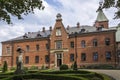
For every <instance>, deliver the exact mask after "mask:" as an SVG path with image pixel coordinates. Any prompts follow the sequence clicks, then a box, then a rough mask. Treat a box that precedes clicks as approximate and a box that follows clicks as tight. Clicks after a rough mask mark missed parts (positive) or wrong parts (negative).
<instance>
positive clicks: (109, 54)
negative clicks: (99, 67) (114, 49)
mask: <svg viewBox="0 0 120 80" xmlns="http://www.w3.org/2000/svg"><path fill="white" fill-rule="evenodd" d="M106 60H111V52H106Z"/></svg>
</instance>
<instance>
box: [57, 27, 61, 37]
mask: <svg viewBox="0 0 120 80" xmlns="http://www.w3.org/2000/svg"><path fill="white" fill-rule="evenodd" d="M56 36H61V29H60V28H58V29H56Z"/></svg>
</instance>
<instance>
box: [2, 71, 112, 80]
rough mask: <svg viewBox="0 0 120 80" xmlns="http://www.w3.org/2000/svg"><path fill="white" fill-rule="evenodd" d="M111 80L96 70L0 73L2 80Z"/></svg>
mask: <svg viewBox="0 0 120 80" xmlns="http://www.w3.org/2000/svg"><path fill="white" fill-rule="evenodd" d="M19 79H21V80H23V79H24V80H111V79H110V77H108V76H106V75H103V74H97V73H94V72H89V71H84V70H79V71H72V70H65V71H53V70H40V71H28V72H27V73H26V74H22V75H15V74H14V73H13V72H7V73H0V80H19Z"/></svg>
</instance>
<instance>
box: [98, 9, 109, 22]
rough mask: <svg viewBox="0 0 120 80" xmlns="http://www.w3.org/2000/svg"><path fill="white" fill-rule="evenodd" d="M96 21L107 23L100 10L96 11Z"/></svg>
mask: <svg viewBox="0 0 120 80" xmlns="http://www.w3.org/2000/svg"><path fill="white" fill-rule="evenodd" d="M96 21H108V19H107V17H106V16H105V14H104V13H103V11H102V9H101V10H99V11H98V15H97V19H96Z"/></svg>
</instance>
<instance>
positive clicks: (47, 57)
mask: <svg viewBox="0 0 120 80" xmlns="http://www.w3.org/2000/svg"><path fill="white" fill-rule="evenodd" d="M45 62H46V63H48V62H49V55H45Z"/></svg>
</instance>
